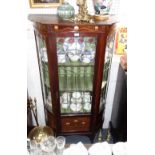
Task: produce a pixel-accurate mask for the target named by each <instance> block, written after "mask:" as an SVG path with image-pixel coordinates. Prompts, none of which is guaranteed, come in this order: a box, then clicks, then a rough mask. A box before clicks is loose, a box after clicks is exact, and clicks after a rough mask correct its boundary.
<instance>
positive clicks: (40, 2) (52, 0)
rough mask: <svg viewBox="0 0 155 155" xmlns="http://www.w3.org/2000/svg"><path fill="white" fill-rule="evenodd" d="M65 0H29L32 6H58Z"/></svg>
mask: <svg viewBox="0 0 155 155" xmlns="http://www.w3.org/2000/svg"><path fill="white" fill-rule="evenodd" d="M62 2H63V0H29V3H30V7H31V8H56V7H58V6H59V5H60V4H62Z"/></svg>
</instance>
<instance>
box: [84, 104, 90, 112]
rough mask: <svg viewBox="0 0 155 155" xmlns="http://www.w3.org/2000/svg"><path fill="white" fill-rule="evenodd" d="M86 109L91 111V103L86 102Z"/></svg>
mask: <svg viewBox="0 0 155 155" xmlns="http://www.w3.org/2000/svg"><path fill="white" fill-rule="evenodd" d="M84 109H85V110H87V111H90V109H91V104H90V103H88V102H87V103H85V104H84Z"/></svg>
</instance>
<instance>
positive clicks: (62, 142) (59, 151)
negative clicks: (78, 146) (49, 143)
mask: <svg viewBox="0 0 155 155" xmlns="http://www.w3.org/2000/svg"><path fill="white" fill-rule="evenodd" d="M56 143H57V155H63V150H64V148H65V144H66V139H65V137H63V136H58V137H57V138H56Z"/></svg>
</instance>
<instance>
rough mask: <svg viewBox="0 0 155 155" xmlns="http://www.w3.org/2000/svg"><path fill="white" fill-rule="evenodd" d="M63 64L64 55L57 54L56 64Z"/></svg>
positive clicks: (64, 60)
mask: <svg viewBox="0 0 155 155" xmlns="http://www.w3.org/2000/svg"><path fill="white" fill-rule="evenodd" d="M65 62H66V55H65V54H58V63H65Z"/></svg>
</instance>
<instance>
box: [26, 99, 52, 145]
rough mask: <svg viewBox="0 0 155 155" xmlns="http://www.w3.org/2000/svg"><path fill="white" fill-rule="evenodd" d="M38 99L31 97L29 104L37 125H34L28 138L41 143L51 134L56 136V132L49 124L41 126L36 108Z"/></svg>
mask: <svg viewBox="0 0 155 155" xmlns="http://www.w3.org/2000/svg"><path fill="white" fill-rule="evenodd" d="M36 104H37V100H36V98H35V99H34V103H33V100H32V99H31V98H30V97H29V98H28V103H27V106H29V108H30V109H31V110H32V114H33V115H34V118H35V121H36V124H37V126H36V127H34V128H33V129H32V130H31V131H30V133H29V134H28V138H29V139H30V140H33V141H34V142H35V143H41V142H42V141H44V140H45V139H47V138H48V137H49V136H54V132H53V130H52V128H50V127H48V126H40V125H39V123H38V119H37V108H36Z"/></svg>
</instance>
